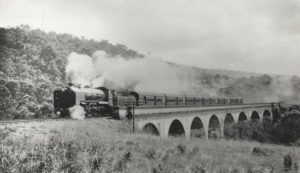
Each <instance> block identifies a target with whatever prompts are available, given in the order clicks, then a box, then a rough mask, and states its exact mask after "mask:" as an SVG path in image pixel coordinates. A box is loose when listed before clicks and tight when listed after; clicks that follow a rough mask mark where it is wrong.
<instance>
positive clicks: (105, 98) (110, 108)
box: [53, 86, 243, 119]
mask: <svg viewBox="0 0 300 173" xmlns="http://www.w3.org/2000/svg"><path fill="white" fill-rule="evenodd" d="M53 95H54V112H55V114H57V116H59V117H66V116H70V112H69V108H71V107H73V106H76V105H80V106H82V107H83V108H84V110H85V112H86V116H112V117H114V118H117V119H118V118H120V113H121V112H122V111H123V112H124V111H125V114H126V116H127V117H130V114H132V108H133V107H135V108H168V107H199V106H213V105H230V104H232V105H238V104H243V99H242V98H239V97H199V96H188V95H170V94H162V93H160V94H158V93H145V92H136V91H127V90H123V91H118V90H112V89H108V88H105V87H98V88H81V89H79V88H76V87H73V86H69V87H66V88H63V89H57V90H55V91H54V93H53Z"/></svg>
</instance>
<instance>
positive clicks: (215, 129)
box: [208, 115, 222, 139]
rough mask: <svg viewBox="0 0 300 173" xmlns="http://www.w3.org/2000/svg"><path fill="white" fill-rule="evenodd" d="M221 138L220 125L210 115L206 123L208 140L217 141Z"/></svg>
mask: <svg viewBox="0 0 300 173" xmlns="http://www.w3.org/2000/svg"><path fill="white" fill-rule="evenodd" d="M221 137H222V132H221V123H220V121H219V118H218V117H217V116H216V115H212V116H211V117H210V119H209V123H208V138H213V139H218V138H221Z"/></svg>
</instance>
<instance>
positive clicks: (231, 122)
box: [224, 113, 234, 137]
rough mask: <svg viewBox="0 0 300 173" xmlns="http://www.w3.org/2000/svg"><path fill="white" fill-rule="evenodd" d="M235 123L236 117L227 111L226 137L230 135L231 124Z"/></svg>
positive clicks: (225, 120)
mask: <svg viewBox="0 0 300 173" xmlns="http://www.w3.org/2000/svg"><path fill="white" fill-rule="evenodd" d="M233 124H234V119H233V116H232V114H231V113H227V114H226V116H225V119H224V137H229V136H230V134H231V132H230V129H231V126H232V125H233Z"/></svg>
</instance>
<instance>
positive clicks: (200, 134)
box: [190, 117, 205, 138]
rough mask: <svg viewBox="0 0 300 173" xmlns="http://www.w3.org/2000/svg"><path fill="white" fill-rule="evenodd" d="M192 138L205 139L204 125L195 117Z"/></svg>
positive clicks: (192, 124) (192, 125)
mask: <svg viewBox="0 0 300 173" xmlns="http://www.w3.org/2000/svg"><path fill="white" fill-rule="evenodd" d="M190 136H191V137H196V138H205V130H204V125H203V123H202V121H201V119H200V118H199V117H195V118H194V119H193V121H192V123H191V133H190Z"/></svg>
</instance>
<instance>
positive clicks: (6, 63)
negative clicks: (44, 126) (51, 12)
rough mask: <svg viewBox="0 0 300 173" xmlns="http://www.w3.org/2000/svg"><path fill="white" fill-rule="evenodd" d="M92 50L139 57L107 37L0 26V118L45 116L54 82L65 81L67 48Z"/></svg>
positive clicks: (71, 49)
mask: <svg viewBox="0 0 300 173" xmlns="http://www.w3.org/2000/svg"><path fill="white" fill-rule="evenodd" d="M96 50H103V51H105V52H107V53H108V54H110V55H112V56H116V55H121V56H122V57H126V58H141V57H143V55H142V54H140V53H138V52H136V51H134V50H131V49H128V48H127V47H126V46H125V45H122V44H116V45H112V44H111V43H109V42H108V41H107V40H102V41H94V40H87V39H85V38H78V37H74V36H72V35H69V34H57V33H55V32H49V33H46V32H44V31H41V30H38V29H35V30H32V29H30V27H29V26H20V27H16V28H0V99H1V100H0V119H6V118H32V117H40V116H48V114H50V112H51V110H52V104H51V102H49V103H48V102H47V99H48V98H49V97H51V93H52V92H53V89H54V88H55V87H56V86H57V85H64V84H65V66H66V63H67V56H68V55H69V54H70V53H71V52H78V53H81V54H87V55H91V54H92V53H93V52H95V51H96Z"/></svg>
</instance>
